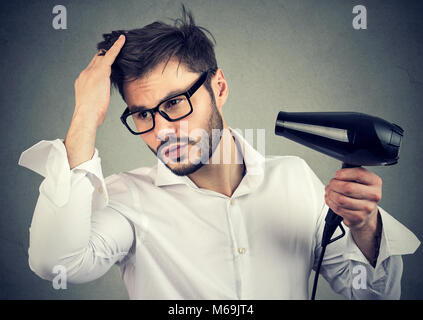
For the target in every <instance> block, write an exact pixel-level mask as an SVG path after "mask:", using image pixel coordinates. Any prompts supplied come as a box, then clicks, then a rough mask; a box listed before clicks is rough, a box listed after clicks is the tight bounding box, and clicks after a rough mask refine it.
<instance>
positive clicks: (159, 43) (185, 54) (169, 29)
mask: <svg viewBox="0 0 423 320" xmlns="http://www.w3.org/2000/svg"><path fill="white" fill-rule="evenodd" d="M172 20H173V25H170V24H166V23H164V22H161V21H155V22H153V23H151V24H148V25H146V26H144V27H143V28H139V29H132V30H115V31H112V32H111V33H106V34H103V38H104V40H103V41H102V42H99V43H98V44H97V49H98V50H100V51H101V52H102V53H100V54H104V53H105V51H107V50H108V49H110V47H111V46H112V45H113V43H114V42H115V41H116V40H117V39H118V38H119V36H120V35H121V34H124V35H125V37H126V40H125V44H124V46H123V47H122V49H121V51H120V52H119V54H118V56H117V57H116V59H115V61H114V63H113V64H112V67H111V75H110V80H111V84H112V86H113V87H115V88H117V89H118V90H119V93H120V95H121V96H122V98H123V99H124V100H125V97H124V94H123V83H124V82H126V81H133V80H136V79H140V78H142V77H143V76H145V75H146V74H148V72H150V71H152V70H153V69H154V68H155V67H156V66H158V65H159V64H160V63H162V62H166V63H165V67H166V65H167V63H168V62H169V60H170V59H171V58H177V59H178V60H179V65H180V64H182V65H183V66H185V67H186V68H187V69H188V70H189V71H190V72H195V73H201V72H204V71H207V70H211V72H210V73H209V76H208V78H207V80H206V82H205V83H204V85H205V87H206V89H207V90H208V91H209V93H210V94H211V95H213V93H212V90H211V86H210V78H211V77H212V76H213V75H214V74H215V73H216V70H217V68H218V67H217V62H216V56H215V52H214V44H216V41H215V39H214V37H213V35H212V34H211V33H210V31H208V30H207V29H205V28H203V27H200V26H197V25H195V22H194V18H193V16H192V13H191V12H190V11H189V10H187V9H186V8H185V6H184V5H182V17H181V18H177V19H172ZM205 32H206V33H208V34H209V35H210V36H211V38H212V39H213V42H214V44H213V42H212V41H211V40H210V39H209V38H208V37H207V35H206V34H205ZM179 65H178V67H179ZM165 67H164V68H165ZM163 70H164V69H163Z"/></svg>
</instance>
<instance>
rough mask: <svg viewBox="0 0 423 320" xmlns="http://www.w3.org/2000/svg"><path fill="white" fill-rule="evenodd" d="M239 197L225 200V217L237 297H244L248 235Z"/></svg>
mask: <svg viewBox="0 0 423 320" xmlns="http://www.w3.org/2000/svg"><path fill="white" fill-rule="evenodd" d="M239 201H240V200H239V199H236V198H230V199H228V202H227V211H226V215H227V219H228V227H229V234H230V238H231V245H232V254H233V258H234V272H235V286H236V292H237V296H238V298H239V299H243V298H244V292H245V288H246V268H247V266H248V261H247V259H248V255H249V246H248V237H247V232H246V228H245V223H244V219H243V216H242V210H241V207H240V206H239Z"/></svg>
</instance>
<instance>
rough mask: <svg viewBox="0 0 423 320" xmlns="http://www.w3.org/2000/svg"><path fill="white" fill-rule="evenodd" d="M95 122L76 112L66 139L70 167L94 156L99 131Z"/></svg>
mask: <svg viewBox="0 0 423 320" xmlns="http://www.w3.org/2000/svg"><path fill="white" fill-rule="evenodd" d="M94 123H95V122H94V121H93V120H89V119H87V117H83V116H81V115H79V114H76V113H75V114H74V116H73V118H72V122H71V125H70V127H69V130H68V133H67V134H66V138H65V141H64V144H65V147H66V152H67V157H68V162H69V167H70V169H73V168H75V167H77V166H78V165H80V164H81V163H84V162H85V161H88V160H90V159H91V158H92V157H93V155H94V152H95V138H96V132H97V128H96V127H95V125H94Z"/></svg>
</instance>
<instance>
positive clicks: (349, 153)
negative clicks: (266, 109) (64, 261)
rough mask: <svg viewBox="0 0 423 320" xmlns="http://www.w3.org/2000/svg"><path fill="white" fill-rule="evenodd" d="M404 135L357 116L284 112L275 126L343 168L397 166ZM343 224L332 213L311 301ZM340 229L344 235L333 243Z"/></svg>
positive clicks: (393, 127) (378, 121) (388, 125)
mask: <svg viewBox="0 0 423 320" xmlns="http://www.w3.org/2000/svg"><path fill="white" fill-rule="evenodd" d="M403 133H404V130H403V129H402V128H401V127H400V126H398V125H396V124H393V123H389V122H387V121H385V120H383V119H381V118H377V117H373V116H370V115H367V114H363V113H357V112H283V111H281V112H279V114H278V117H277V119H276V125H275V134H276V135H279V136H283V137H285V138H288V139H290V140H293V141H295V142H298V143H301V144H303V145H305V146H307V147H310V148H312V149H314V150H316V151H319V152H322V153H324V154H326V155H328V156H331V157H333V158H335V159H338V160H340V161H342V162H343V165H342V167H343V168H348V167H359V166H380V165H385V166H386V165H393V164H396V163H397V162H398V159H399V149H400V145H401V140H402V136H403ZM341 222H342V217H341V216H338V215H337V214H336V213H334V212H333V211H332V209H329V211H328V213H327V215H326V219H325V228H324V231H323V238H322V249H323V250H322V253H321V256H320V262H319V265H318V269H317V270H316V278H315V285H314V288H313V294H312V299H314V295H315V290H316V284H317V277H318V273H319V270H320V265H321V262H322V260H323V255H324V251H325V248H326V246H327V245H328V244H329V243H331V242H333V241H335V240H337V239H339V238H341V237H342V236H343V235H344V234H345V230H344V229H343V228H342V225H341ZM338 226H339V227H340V228H341V230H342V234H341V235H340V236H338V237H336V238H334V239H331V237H332V235H333V234H334V232H335V230H336V228H337V227H338Z"/></svg>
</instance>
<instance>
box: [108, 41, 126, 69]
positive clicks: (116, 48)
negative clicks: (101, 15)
mask: <svg viewBox="0 0 423 320" xmlns="http://www.w3.org/2000/svg"><path fill="white" fill-rule="evenodd" d="M124 43H125V36H124V35H123V34H121V35H120V36H119V38H118V39H117V40H116V41H115V43H114V44H113V45H112V46H111V47H110V49H109V50H107V52H106V54H105V55H104V62H105V63H106V64H107V65H109V66H111V65H112V64H113V62H114V61H115V59H116V57H117V55H118V54H119V52H120V49H122V47H123V44H124Z"/></svg>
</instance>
